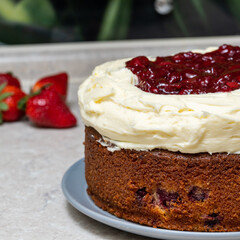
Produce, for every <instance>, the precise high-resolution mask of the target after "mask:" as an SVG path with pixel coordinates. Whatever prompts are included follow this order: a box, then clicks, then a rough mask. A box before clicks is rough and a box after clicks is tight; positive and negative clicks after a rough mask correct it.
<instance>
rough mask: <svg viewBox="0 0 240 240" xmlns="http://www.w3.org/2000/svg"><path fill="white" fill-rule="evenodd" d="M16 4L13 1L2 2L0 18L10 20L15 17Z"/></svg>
mask: <svg viewBox="0 0 240 240" xmlns="http://www.w3.org/2000/svg"><path fill="white" fill-rule="evenodd" d="M14 7H15V3H14V2H13V1H12V0H0V16H1V17H2V18H3V19H6V20H10V19H11V18H13V17H14Z"/></svg>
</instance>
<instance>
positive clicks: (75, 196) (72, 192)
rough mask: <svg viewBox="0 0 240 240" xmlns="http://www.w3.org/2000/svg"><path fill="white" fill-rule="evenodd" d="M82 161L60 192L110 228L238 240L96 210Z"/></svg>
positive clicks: (193, 239)
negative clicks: (143, 222) (141, 222)
mask: <svg viewBox="0 0 240 240" xmlns="http://www.w3.org/2000/svg"><path fill="white" fill-rule="evenodd" d="M84 167H85V164H84V159H81V160H79V161H78V162H76V163H75V164H73V165H72V166H71V167H70V168H69V169H68V170H67V172H66V173H65V174H64V176H63V179H62V190H63V193H64V195H65V197H66V198H67V200H68V201H69V203H71V204H72V206H73V207H75V208H76V209H78V210H79V211H80V212H82V213H83V214H85V215H87V216H89V217H91V218H93V219H95V220H97V221H99V222H102V223H105V224H107V225H109V226H111V227H114V228H118V229H121V230H123V231H127V232H131V233H135V234H138V235H143V236H147V237H153V238H158V239H160V238H161V239H178V240H186V239H189V240H190V239H191V240H208V239H211V240H212V239H225V240H226V239H229V240H231V239H238V240H239V239H240V232H224V233H206V232H187V231H172V230H165V229H159V228H157V229H156V228H151V227H146V226H142V225H139V224H136V223H132V222H128V221H126V220H123V219H120V218H117V217H115V216H113V215H111V214H109V213H108V212H105V211H103V210H101V209H100V208H98V207H97V206H96V205H95V204H94V203H93V201H92V200H91V198H90V197H89V196H88V194H87V192H86V189H87V183H86V180H85V173H84Z"/></svg>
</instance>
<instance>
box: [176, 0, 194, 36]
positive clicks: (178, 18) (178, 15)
mask: <svg viewBox="0 0 240 240" xmlns="http://www.w3.org/2000/svg"><path fill="white" fill-rule="evenodd" d="M173 16H174V18H175V21H176V22H177V24H178V26H179V28H180V29H181V31H182V33H183V34H184V35H185V36H189V35H190V34H189V31H188V29H187V26H186V24H185V22H184V20H183V16H182V14H181V12H180V11H179V5H178V0H174V1H173Z"/></svg>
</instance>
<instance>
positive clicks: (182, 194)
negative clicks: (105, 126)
mask: <svg viewBox="0 0 240 240" xmlns="http://www.w3.org/2000/svg"><path fill="white" fill-rule="evenodd" d="M101 141H103V139H102V137H101V135H100V134H99V133H98V132H97V131H96V130H94V129H93V128H91V127H86V138H85V147H86V149H85V164H86V180H87V184H88V193H89V195H90V196H91V197H92V199H93V200H94V202H95V203H96V205H98V206H99V207H101V208H102V209H104V210H107V211H108V212H110V213H112V214H114V215H116V216H118V217H120V218H124V219H127V220H130V221H133V222H137V223H140V224H144V225H148V226H153V227H160V228H166V229H176V230H187V231H239V230H240V208H239V206H240V177H239V176H240V157H239V155H236V154H226V153H217V154H212V155H210V154H208V153H201V154H183V153H179V152H178V153H174V152H170V151H167V150H160V149H154V150H152V151H136V150H125V149H121V150H118V151H114V152H111V151H109V150H108V149H107V147H104V146H102V144H100V143H99V142H101Z"/></svg>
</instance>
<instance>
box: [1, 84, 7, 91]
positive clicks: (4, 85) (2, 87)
mask: <svg viewBox="0 0 240 240" xmlns="http://www.w3.org/2000/svg"><path fill="white" fill-rule="evenodd" d="M6 86H7V83H6V82H5V83H2V84H0V92H1V91H2V90H3V89H4V88H5V87H6Z"/></svg>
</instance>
